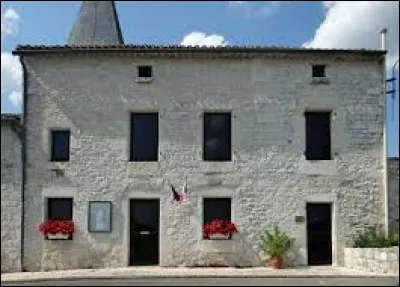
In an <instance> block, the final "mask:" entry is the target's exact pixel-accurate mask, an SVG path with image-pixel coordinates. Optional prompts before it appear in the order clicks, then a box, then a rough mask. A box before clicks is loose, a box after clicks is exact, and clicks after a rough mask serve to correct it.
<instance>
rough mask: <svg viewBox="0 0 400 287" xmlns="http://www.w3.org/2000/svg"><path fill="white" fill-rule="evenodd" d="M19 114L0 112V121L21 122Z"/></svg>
mask: <svg viewBox="0 0 400 287" xmlns="http://www.w3.org/2000/svg"><path fill="white" fill-rule="evenodd" d="M21 119H22V115H21V114H6V113H2V114H1V123H11V122H21Z"/></svg>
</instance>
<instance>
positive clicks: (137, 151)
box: [130, 113, 158, 161]
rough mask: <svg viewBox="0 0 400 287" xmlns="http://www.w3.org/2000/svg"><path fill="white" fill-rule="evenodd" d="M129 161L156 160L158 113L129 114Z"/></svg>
mask: <svg viewBox="0 0 400 287" xmlns="http://www.w3.org/2000/svg"><path fill="white" fill-rule="evenodd" d="M130 160H131V161H157V160H158V113H135V114H131V151H130Z"/></svg>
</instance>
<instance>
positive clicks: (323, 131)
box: [305, 111, 331, 160]
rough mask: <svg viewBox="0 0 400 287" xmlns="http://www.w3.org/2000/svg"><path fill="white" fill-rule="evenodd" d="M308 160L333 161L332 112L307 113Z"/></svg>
mask: <svg viewBox="0 0 400 287" xmlns="http://www.w3.org/2000/svg"><path fill="white" fill-rule="evenodd" d="M305 117H306V158H307V159H308V160H330V159H331V112H322V111H318V112H306V113H305Z"/></svg>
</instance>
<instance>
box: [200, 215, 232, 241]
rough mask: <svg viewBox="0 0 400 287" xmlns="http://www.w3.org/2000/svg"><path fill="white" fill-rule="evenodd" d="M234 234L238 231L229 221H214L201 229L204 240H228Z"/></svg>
mask: <svg viewBox="0 0 400 287" xmlns="http://www.w3.org/2000/svg"><path fill="white" fill-rule="evenodd" d="M234 233H238V230H237V228H236V225H235V223H233V222H231V221H229V220H220V219H215V220H212V221H210V222H208V223H207V224H205V225H204V227H203V236H204V238H205V239H229V238H231V237H232V234H234Z"/></svg>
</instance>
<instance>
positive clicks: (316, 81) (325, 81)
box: [310, 77, 329, 85]
mask: <svg viewBox="0 0 400 287" xmlns="http://www.w3.org/2000/svg"><path fill="white" fill-rule="evenodd" d="M310 84H312V85H327V84H329V80H328V78H326V77H320V78H312V80H311V83H310Z"/></svg>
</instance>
